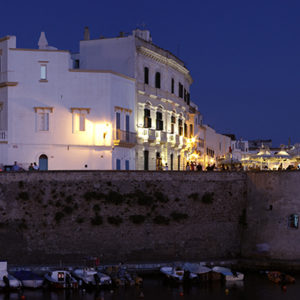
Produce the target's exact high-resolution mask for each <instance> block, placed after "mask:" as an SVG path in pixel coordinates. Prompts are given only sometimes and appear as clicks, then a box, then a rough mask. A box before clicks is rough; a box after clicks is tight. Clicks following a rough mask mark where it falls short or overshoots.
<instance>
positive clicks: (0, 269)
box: [0, 261, 21, 290]
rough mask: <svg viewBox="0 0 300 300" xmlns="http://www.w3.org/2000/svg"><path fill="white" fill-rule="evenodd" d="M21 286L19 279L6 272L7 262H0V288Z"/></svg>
mask: <svg viewBox="0 0 300 300" xmlns="http://www.w3.org/2000/svg"><path fill="white" fill-rule="evenodd" d="M20 287H21V281H20V280H18V279H17V278H15V277H14V276H13V275H11V274H9V273H8V272H7V262H6V261H1V262H0V289H7V290H10V289H18V288H20Z"/></svg>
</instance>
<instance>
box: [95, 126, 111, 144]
mask: <svg viewBox="0 0 300 300" xmlns="http://www.w3.org/2000/svg"><path fill="white" fill-rule="evenodd" d="M94 136H95V140H94V142H95V145H98V146H110V145H111V141H112V125H111V123H108V122H105V123H97V124H95V135H94Z"/></svg>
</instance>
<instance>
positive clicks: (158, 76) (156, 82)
mask: <svg viewBox="0 0 300 300" xmlns="http://www.w3.org/2000/svg"><path fill="white" fill-rule="evenodd" d="M155 87H156V88H157V89H160V73H159V72H156V73H155Z"/></svg>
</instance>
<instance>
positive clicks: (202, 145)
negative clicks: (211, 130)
mask: <svg viewBox="0 0 300 300" xmlns="http://www.w3.org/2000/svg"><path fill="white" fill-rule="evenodd" d="M198 145H199V147H200V148H204V139H201V138H199V141H198Z"/></svg>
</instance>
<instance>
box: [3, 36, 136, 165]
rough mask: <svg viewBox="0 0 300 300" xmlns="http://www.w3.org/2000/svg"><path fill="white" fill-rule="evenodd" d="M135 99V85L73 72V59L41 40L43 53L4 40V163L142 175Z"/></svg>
mask: <svg viewBox="0 0 300 300" xmlns="http://www.w3.org/2000/svg"><path fill="white" fill-rule="evenodd" d="M135 97H136V92H135V80H134V79H132V78H129V77H128V76H125V75H123V74H118V73H116V72H112V71H98V70H83V69H74V68H73V60H72V58H71V54H70V53H69V52H68V51H62V50H56V48H54V47H49V46H48V45H47V43H46V41H45V39H43V37H42V36H41V39H40V41H39V49H20V48H17V47H16V37H15V36H7V37H4V38H1V39H0V163H1V164H2V165H12V164H13V163H14V161H17V162H18V163H19V164H20V165H21V166H22V167H23V168H24V169H27V168H28V166H29V164H30V163H32V162H37V163H40V168H41V169H50V170H56V169H70V170H71V169H77V170H86V169H123V170H124V169H135V149H134V145H135V121H134V120H135ZM116 118H117V119H116ZM116 122H117V123H118V130H117V131H115V130H113V129H115V124H116Z"/></svg>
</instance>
